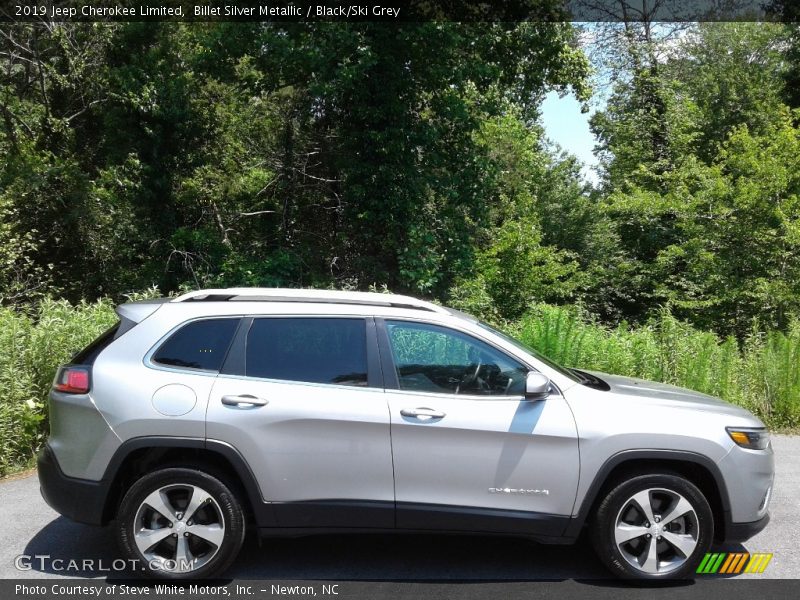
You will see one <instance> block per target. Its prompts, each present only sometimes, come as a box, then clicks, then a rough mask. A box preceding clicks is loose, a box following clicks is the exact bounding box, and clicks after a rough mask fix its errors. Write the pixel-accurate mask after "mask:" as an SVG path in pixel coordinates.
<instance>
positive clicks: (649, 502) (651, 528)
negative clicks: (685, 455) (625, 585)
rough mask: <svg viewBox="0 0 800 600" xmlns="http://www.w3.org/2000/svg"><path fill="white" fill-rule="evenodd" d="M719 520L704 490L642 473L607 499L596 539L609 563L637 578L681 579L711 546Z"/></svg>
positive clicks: (673, 478) (673, 477) (668, 477)
mask: <svg viewBox="0 0 800 600" xmlns="http://www.w3.org/2000/svg"><path fill="white" fill-rule="evenodd" d="M713 537H714V520H713V516H712V514H711V508H710V506H709V504H708V501H707V500H706V498H705V496H703V494H702V492H701V491H700V490H699V489H698V488H697V487H696V486H695V485H694V484H692V483H691V482H689V481H687V480H686V479H684V478H682V477H679V476H677V475H667V474H661V475H641V476H639V477H634V478H633V479H631V480H629V481H626V482H624V483H622V484H620V485H618V486H616V487H615V488H614V489H612V490H611V491H610V492H609V493H608V495H607V496H606V497H605V498H604V499H603V501H602V502H601V504H600V506H599V508H598V509H597V513H596V516H595V520H594V523H593V525H592V541H593V543H594V547H595V550H596V551H597V554H598V556H599V557H600V559H601V560H602V561H603V562H604V563H605V565H606V566H607V567H608V568H609V569H610V570H611V571H612V572H614V573H615V574H617V575H620V576H622V577H627V578H632V579H681V578H685V577H688V576H691V575H693V574H694V573H695V571H696V569H697V565H698V564H699V562H700V560H701V559H702V557H703V556H704V555H705V553H706V552H707V551H708V549H709V547H710V546H711V540H712V539H713Z"/></svg>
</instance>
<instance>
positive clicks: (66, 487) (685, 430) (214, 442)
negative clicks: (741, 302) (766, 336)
mask: <svg viewBox="0 0 800 600" xmlns="http://www.w3.org/2000/svg"><path fill="white" fill-rule="evenodd" d="M117 314H118V315H119V322H118V324H117V325H116V326H115V327H113V328H112V329H110V330H109V331H107V332H106V333H105V334H103V335H102V336H101V337H100V338H98V339H97V340H96V341H95V342H93V343H92V344H91V345H90V346H88V347H87V348H86V349H84V350H83V351H81V352H79V353H78V354H77V355H76V356H75V357H74V358H73V360H72V362H71V363H70V364H67V365H64V366H62V367H61V368H60V369H59V370H58V373H57V374H56V377H55V381H54V383H53V388H52V391H51V393H50V428H51V431H50V437H49V439H48V441H47V443H46V445H45V446H44V449H43V450H42V452H41V453H40V455H39V459H38V465H39V479H40V483H41V490H42V495H43V496H44V498H45V500H46V501H47V502H48V503H49V504H50V505H51V506H52V507H53V508H54V509H55V510H57V511H58V512H60V513H61V514H63V515H65V516H67V517H69V518H72V519H74V520H76V521H79V522H82V523H89V524H93V525H105V524H108V523H112V522H113V523H114V526H115V528H116V532H117V536H118V538H119V542H120V545H121V547H122V549H123V551H124V553H125V555H126V558H128V559H130V560H131V561H135V564H137V565H140V566H139V567H137V569H138V570H140V571H141V572H143V573H144V574H145V575H147V576H153V577H162V578H173V579H180V578H199V577H209V576H213V575H218V574H220V573H222V572H223V571H224V570H225V569H226V568H227V567H228V566H229V565H230V564H231V563H232V561H233V560H234V559H235V558H236V555H237V553H238V552H239V549H240V547H241V545H242V541H243V539H244V535H245V531H246V530H247V529H250V528H254V529H255V530H257V532H258V533H259V534H261V535H263V536H297V535H308V534H318V533H325V532H338V533H341V532H343V531H359V532H389V531H416V532H420V531H444V532H462V533H463V532H475V533H494V534H508V535H522V536H528V537H530V538H533V539H535V540H537V541H539V542H542V543H558V544H563V543H571V542H574V541H576V540H577V539H578V536H579V534H581V532H582V531H583V530H584V528H587V529H588V530H589V531H588V533H589V535H588V536H587V538H581V539H590V540H591V542H592V543H593V544H594V546H595V549H596V550H597V553H598V555H599V557H600V559H601V560H602V561H603V562H604V563H605V564H606V566H607V567H608V568H609V569H610V570H611V571H613V572H614V573H616V574H618V575H620V576H623V577H629V578H640V579H658V578H678V577H686V576H691V575H692V574H693V573H694V572H695V569H696V567H697V565H698V563H699V561H700V559H701V558H702V557H703V556H704V554H705V553H706V551H707V550H708V549H709V546H710V545H711V544H712V543H714V542H716V543H734V542H741V541H744V540H746V539H748V538H749V537H751V536H752V535H754V534H755V533H757V532H759V531H760V530H761V529H762V528H763V527H764V526H765V525H766V524H767V522H768V520H769V515H768V513H767V510H768V504H769V499H770V492H771V490H772V485H773V453H772V447H771V444H770V441H769V435H768V433H767V431H766V429H765V427H764V425H763V423H762V422H761V421H759V420H758V419H757V418H755V417H754V416H753V415H751V414H750V413H749V412H747V411H746V410H744V409H742V408H738V407H735V406H732V405H730V404H727V403H725V402H723V401H721V400H719V399H717V398H713V397H711V396H707V395H704V394H700V393H697V392H693V391H690V390H686V389H681V388H677V387H673V386H670V385H663V384H658V383H652V382H648V381H642V380H638V379H630V378H626V377H618V376H613V375H605V374H602V373H590V372H584V371H579V370H575V369H566V368H563V367H561V366H559V365H557V364H554V363H553V362H551V361H549V360H548V359H546V358H545V357H543V356H540V355H539V354H538V353H537V352H535V351H534V350H533V349H530V348H527V347H525V346H524V345H522V344H520V343H519V342H517V341H515V340H514V339H512V338H510V337H508V336H506V335H504V334H503V333H500V332H499V331H496V330H494V329H492V328H491V327H489V326H487V325H485V324H483V323H481V322H479V321H478V320H476V319H475V318H472V317H470V316H469V315H465V314H463V313H460V312H458V311H455V310H451V309H448V308H445V307H442V306H437V305H434V304H431V303H428V302H423V301H420V300H417V299H414V298H409V297H405V296H397V295H389V294H374V293H351V292H333V291H322V290H289V289H223V290H202V291H197V292H191V293H188V294H185V295H183V296H179V297H177V298H173V299H159V300H147V301H142V302H131V303H127V304H123V305H121V306H119V307H118V308H117Z"/></svg>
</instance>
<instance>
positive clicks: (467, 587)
mask: <svg viewBox="0 0 800 600" xmlns="http://www.w3.org/2000/svg"><path fill="white" fill-rule="evenodd" d="M798 594H800V581H798V580H752V579H750V580H733V579H719V578H708V579H698V580H695V581H666V582H661V583H658V584H650V585H647V586H642V585H639V586H637V585H635V584H632V583H627V582H623V581H618V580H602V581H576V580H566V581H520V582H516V581H505V582H496V581H495V582H486V581H456V582H438V581H431V582H428V581H416V582H400V581H315V580H311V581H294V580H287V581H271V580H265V581H246V580H245V581H221V582H220V581H216V582H215V581H199V582H190V583H166V582H165V583H152V582H149V583H148V582H144V581H137V580H130V581H96V580H91V579H90V580H85V579H57V580H55V579H38V580H37V579H34V580H30V579H29V580H16V581H15V580H2V581H0V597H2V598H4V599H11V598H14V599H23V598H24V599H28V600H62V599H63V600H66V599H78V598H86V599H90V598H98V599H100V600H119V599H130V600H144V599H147V600H165V599H169V600H181V599H186V600H212V599H213V600H218V599H220V598H225V599H230V600H267V599H269V600H274V599H276V598H287V597H291V598H298V599H302V600H310V599H311V598H316V599H317V600H320V599H330V600H380V599H383V598H388V599H398V600H425V599H428V598H431V599H435V600H443V599H447V598H458V599H459V600H473V599H474V600H478V599H485V598H502V599H503V600H514V599H517V598H520V599H521V598H526V599H530V598H537V599H539V598H543V599H544V598H570V599H573V598H574V599H576V600H580V599H583V598H585V599H587V600H589V599H591V600H606V599H608V600H625V599H628V598H633V599H637V600H638V599H641V600H659V599H662V598H663V599H664V600H688V599H694V598H703V600H716V599H725V600H728V599H729V598H733V597H736V598H764V599H771V598H781V599H783V598H796V597H797V596H798Z"/></svg>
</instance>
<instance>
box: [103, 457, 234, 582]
mask: <svg viewBox="0 0 800 600" xmlns="http://www.w3.org/2000/svg"><path fill="white" fill-rule="evenodd" d="M165 487H166V488H167V496H168V498H171V500H170V503H169V506H168V507H167V508H176V507H178V508H179V509H180V507H181V502H182V501H183V498H184V496H185V497H186V500H185V501H186V502H188V499H189V497H190V496H189V494H190V493H192V495H194V493H195V492H194V490H195V489H199V490H200V492H201V493H202V492H206V493H207V494H208V496H210V499H208V500H206V503H204V504H203V507H204V508H201V509H198V510H197V511H196V512H195V513H194V514H195V515H199V516H198V517H197V518H198V521H201V520H205V521H206V523H210V525H208V524H200V523H192V522H191V519H190V517H192V515H186V519H185V520H184V519H183V516H182V515H181V516H180V517H178V515H177V514H173V515H172V516H171V518H169V519H165V518H163V517H162V516H160V515H161V512H160V511H155V513H154V512H153V509H152V508H151V507H150V505H149V504H148V503H145V499H147V498H148V496H150V495H151V494H152V493H153V492H156V491H158V490H162V489H163V488H165ZM201 493H198V498H199V497H201ZM176 495H177V496H176ZM140 509H141V512H140ZM137 515H139V521H141V522H137ZM153 519H155V520H156V521H158V522H159V525H158V527H157V528H153V529H149V531H160V530H162V529H163V530H164V535H167V536H168V537H171V538H173V539H171V540H169V539H166V538H165V540H164V541H161V542H158V544H161V545H159V546H156V547H155V550H153V553H151V554H150V557H149V558H148V557H146V556H145V555H144V554H143V552H142V551H141V550H140V549H139V547H138V545H137V543H136V534H135V531H139V532H141V531H145V528H144V526H143V523H145V522H147V521H151V522H152V520H153ZM179 521H183V524H181V523H179ZM167 522H169V525H166V523H167ZM187 524H194V525H199V526H200V527H211V528H216V527H224V529H223V530H222V532H221V534H219V533H218V534H217V535H220V537H221V542H220V543H219V544H209V543H208V542H206V541H205V539H204V538H202V537H198V538H197V539H193V536H192V534H191V533H189V534H188V535H187V533H184V535H185V536H186V538H187V541H184V543H186V544H189V543H190V542H191V544H194V545H195V549H196V548H197V546H198V545H199V547H200V549H201V552H200V553H199V554H198V555H195V554H190V556H192V557H196V556H201V558H197V560H198V566H197V568H190V570H184V571H176V570H172V571H171V570H169V569H168V567H169V565H168V564H165V565H158V564H154V561H153V560H152V557H153V555H154V553H158V555H159V556H162V555H163V556H167V558H168V555H169V552H170V547H172V551H175V550H176V548H177V537H178V533H169V534H167V531H168V530H167V527H169V531H182V530H183V529H184V528H187ZM135 525H136V530H135V529H134V526H135ZM151 527H152V525H151ZM179 528H180V529H179ZM244 536H245V518H244V512H243V510H242V506H241V504H240V503H239V501H238V499H237V498H236V495H235V494H234V493H233V492H232V491H231V489H230V487H228V486H227V485H226V484H225V483H223V482H222V481H221V480H220V479H218V478H217V477H214V476H212V475H210V474H208V473H206V472H203V471H201V470H194V469H189V468H184V467H176V468H165V469H161V470H158V471H154V472H153V473H149V474H147V475H145V476H143V477H142V478H141V479H139V480H138V481H136V482H135V483H134V484H133V485H132V486H131V487H130V489H129V490H128V491H127V493H126V494H125V496H124V498H123V499H122V502H121V504H120V507H119V510H118V512H117V539H118V541H119V544H120V547H121V548H122V551H123V552H124V553H125V557H126V558H127V559H131V560H132V561H135V562H133V563H132V564H133V565H135V571H136V573H137V574H140V575H142V576H144V577H149V578H156V579H170V580H183V579H203V578H210V577H216V576H219V575H221V574H222V573H223V572H224V571H225V570H226V569H227V568H228V567H229V566H230V565H231V563H232V562H233V561H234V560H235V559H236V556H237V555H238V554H239V550H240V549H241V547H242V542H243V541H244ZM203 552H205V553H204V554H203ZM175 557H176V558H177V554H176V555H175ZM201 560H205V561H206V562H204V563H200V562H199V561H201Z"/></svg>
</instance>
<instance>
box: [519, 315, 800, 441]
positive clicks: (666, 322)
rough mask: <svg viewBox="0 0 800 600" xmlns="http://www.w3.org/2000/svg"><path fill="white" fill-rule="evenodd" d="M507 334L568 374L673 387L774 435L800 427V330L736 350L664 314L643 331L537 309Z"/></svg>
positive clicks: (756, 337)
mask: <svg viewBox="0 0 800 600" xmlns="http://www.w3.org/2000/svg"><path fill="white" fill-rule="evenodd" d="M510 329H511V330H512V331H511V332H512V333H514V334H516V336H517V337H519V339H520V340H521V341H523V342H525V343H526V344H528V345H530V346H533V347H534V348H537V349H538V350H540V351H541V352H542V353H544V354H546V355H547V356H549V357H551V358H552V359H554V360H556V361H558V362H561V363H563V364H565V365H568V366H572V367H579V368H584V369H589V370H596V371H605V372H608V373H616V374H618V375H628V376H632V377H641V378H643V379H651V380H655V381H662V382H664V383H671V384H674V385H679V386H682V387H687V388H691V389H694V390H698V391H701V392H705V393H707V394H711V395H714V396H718V397H720V398H723V399H725V400H727V401H729V402H732V403H734V404H738V405H740V406H744V407H745V408H747V409H749V410H751V411H752V412H754V413H755V414H756V415H758V416H759V417H760V418H761V419H762V420H764V422H765V423H767V424H768V425H770V426H771V427H776V428H790V427H791V428H795V427H798V426H799V425H800V322H797V321H795V322H793V323H792V324H791V326H790V327H789V330H788V331H787V332H786V333H782V332H777V331H771V332H767V333H759V332H754V333H752V334H751V335H750V336H749V337H748V338H747V339H746V340H744V342H743V343H742V344H741V346H740V344H738V343H737V341H736V340H735V339H733V338H726V339H720V338H719V337H718V336H716V335H715V334H713V333H709V332H706V331H699V330H697V329H695V328H693V327H692V326H690V325H688V324H686V323H683V322H681V321H678V320H677V319H675V318H674V317H673V316H672V315H670V314H669V313H668V312H666V311H664V312H662V313H661V314H660V316H659V318H658V319H655V320H653V321H651V322H650V324H648V325H646V326H642V327H636V328H630V327H628V326H626V325H624V324H623V325H620V326H619V327H616V328H613V329H612V328H608V327H603V326H601V325H598V324H596V323H594V322H593V321H592V320H591V319H589V318H588V317H587V316H586V315H585V314H583V313H582V312H581V311H580V310H579V309H577V308H575V307H557V306H548V305H537V306H535V307H534V308H533V309H532V310H531V311H530V312H529V313H528V314H527V315H525V317H523V318H522V319H521V320H520V321H519V322H517V323H515V324H512V326H511V328H510Z"/></svg>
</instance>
